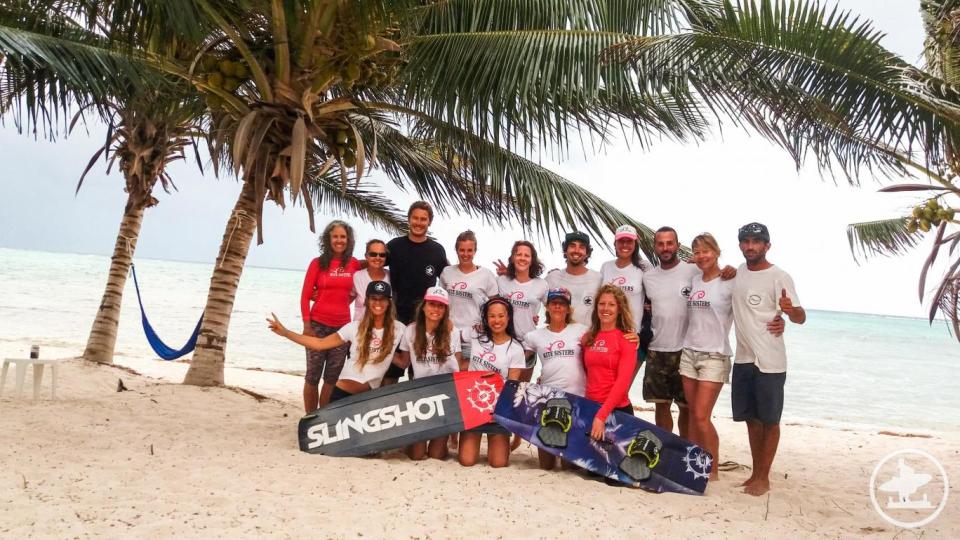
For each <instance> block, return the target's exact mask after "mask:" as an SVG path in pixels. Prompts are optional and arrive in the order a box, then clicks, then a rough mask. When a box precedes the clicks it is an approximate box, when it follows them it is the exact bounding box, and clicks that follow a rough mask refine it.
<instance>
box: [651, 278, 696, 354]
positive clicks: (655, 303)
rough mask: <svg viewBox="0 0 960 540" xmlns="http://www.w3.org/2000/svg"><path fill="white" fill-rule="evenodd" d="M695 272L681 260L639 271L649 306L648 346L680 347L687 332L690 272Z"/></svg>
mask: <svg viewBox="0 0 960 540" xmlns="http://www.w3.org/2000/svg"><path fill="white" fill-rule="evenodd" d="M698 274H700V269H699V268H697V265H695V264H689V263H685V262H683V261H680V262H679V263H678V264H677V265H676V266H674V267H673V268H671V269H669V270H664V269H663V268H661V267H659V266H657V267H655V268H651V269H650V270H647V271H646V272H644V273H643V290H644V293H645V294H646V295H647V298H649V299H650V308H651V310H652V313H651V315H652V318H651V323H650V327H651V329H652V330H653V341H652V342H650V349H651V350H654V351H662V352H674V351H679V350H680V349H682V348H683V337H684V335H685V334H686V333H687V297H688V296H689V295H690V287H691V284H692V282H693V276H696V275H698Z"/></svg>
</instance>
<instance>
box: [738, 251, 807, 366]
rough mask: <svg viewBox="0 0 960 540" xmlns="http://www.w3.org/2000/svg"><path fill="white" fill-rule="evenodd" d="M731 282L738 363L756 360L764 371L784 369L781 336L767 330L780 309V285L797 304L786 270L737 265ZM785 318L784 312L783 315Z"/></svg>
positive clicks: (755, 362)
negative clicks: (753, 268) (738, 266)
mask: <svg viewBox="0 0 960 540" xmlns="http://www.w3.org/2000/svg"><path fill="white" fill-rule="evenodd" d="M733 281H734V284H733V317H734V322H735V323H736V329H737V330H736V334H737V355H736V357H735V359H734V362H736V363H737V364H756V365H757V368H758V369H759V370H760V371H762V372H763V373H784V372H786V371H787V348H786V346H785V345H784V342H783V336H782V335H781V336H774V335H772V334H771V333H770V332H768V331H767V323H768V322H770V321H772V320H773V318H774V317H776V315H777V312H779V311H780V295H781V291H783V289H786V290H787V296H789V297H790V300H792V301H793V305H794V306H800V305H801V304H800V297H799V296H797V291H796V289H795V288H794V286H793V279H792V278H791V277H790V275H789V274H787V273H786V272H784V271H783V270H781V269H780V268H778V267H776V266H771V267H770V268H767V269H766V270H748V269H747V265H746V264H743V265H740V268H739V269H737V277H736V278H734V280H733ZM784 318H786V316H784Z"/></svg>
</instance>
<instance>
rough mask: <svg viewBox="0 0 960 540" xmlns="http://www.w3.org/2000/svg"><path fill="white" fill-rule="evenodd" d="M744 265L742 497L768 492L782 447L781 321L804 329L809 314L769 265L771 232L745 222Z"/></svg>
mask: <svg viewBox="0 0 960 540" xmlns="http://www.w3.org/2000/svg"><path fill="white" fill-rule="evenodd" d="M737 239H738V240H739V241H740V251H741V252H742V253H743V257H744V259H746V264H743V265H741V266H740V268H739V270H738V271H737V277H736V279H735V281H734V284H733V299H732V301H733V318H734V324H735V327H736V336H737V352H736V355H735V357H734V365H733V377H732V390H731V394H730V401H731V405H732V408H733V419H734V420H735V421H737V422H746V423H747V433H748V434H749V436H750V454H751V456H752V457H753V474H752V475H751V476H750V478H749V479H747V480H746V481H745V482H744V483H743V484H742V485H743V488H744V489H743V491H744V493H749V494H750V495H754V496H759V495H763V494H764V493H766V492H767V491H769V490H770V467H771V465H772V464H773V458H774V456H776V453H777V444H778V443H779V442H780V414H781V412H782V411H783V385H784V382H785V381H786V378H787V351H786V347H785V345H784V342H783V335H782V327H780V325H782V324H783V323H782V316H781V314H783V315H786V316H787V318H789V319H790V322H793V323H795V324H803V323H804V322H805V321H806V320H807V314H806V312H805V311H804V310H803V308H802V307H800V305H799V304H800V298H799V297H798V296H797V291H796V289H795V288H794V286H793V279H792V278H791V277H790V275H789V274H787V273H786V272H784V271H783V270H781V269H780V268H778V267H776V266H774V265H773V264H772V263H770V262H769V261H767V250H769V249H770V232H769V231H768V230H767V227H766V225H763V224H761V223H748V224H747V225H744V226H743V227H741V228H740V231H739V233H738V234H737Z"/></svg>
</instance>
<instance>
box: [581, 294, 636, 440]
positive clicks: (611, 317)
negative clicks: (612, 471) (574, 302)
mask: <svg viewBox="0 0 960 540" xmlns="http://www.w3.org/2000/svg"><path fill="white" fill-rule="evenodd" d="M633 329H634V324H633V316H632V314H631V312H630V304H629V303H628V302H627V297H626V296H625V295H624V294H623V291H621V290H620V288H619V287H617V286H615V285H610V284H607V285H604V286H602V287H600V290H599V291H597V300H596V302H595V305H594V308H593V315H592V317H591V326H590V330H589V331H588V332H587V333H586V335H584V336H583V364H584V368H585V369H586V372H587V384H586V397H587V399H591V400H593V401H596V402H599V403H600V410H599V411H597V414H596V416H594V417H593V425H592V427H591V428H590V436H591V437H593V438H594V439H596V440H601V439H603V438H604V432H605V428H604V426H605V424H606V421H607V416H609V415H610V413H611V412H613V411H621V412H623V413H626V414H629V415H633V405H631V404H630V398H629V396H628V395H627V392H628V391H629V390H630V385H631V384H632V383H633V374H634V369H635V368H636V365H637V344H636V343H635V342H632V341H630V340H629V339H628V338H627V336H628V335H629V334H632V333H633Z"/></svg>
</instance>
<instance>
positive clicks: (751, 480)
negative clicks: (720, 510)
mask: <svg viewBox="0 0 960 540" xmlns="http://www.w3.org/2000/svg"><path fill="white" fill-rule="evenodd" d="M756 481H757V479H756V478H755V477H754V476H753V475H752V474H751V475H750V478H747V479H746V480H744V481H743V482H740V483H739V484H737V487H747V486H750V485H752V484H753V483H754V482H756Z"/></svg>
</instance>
